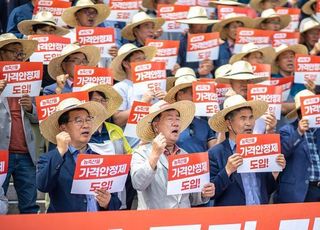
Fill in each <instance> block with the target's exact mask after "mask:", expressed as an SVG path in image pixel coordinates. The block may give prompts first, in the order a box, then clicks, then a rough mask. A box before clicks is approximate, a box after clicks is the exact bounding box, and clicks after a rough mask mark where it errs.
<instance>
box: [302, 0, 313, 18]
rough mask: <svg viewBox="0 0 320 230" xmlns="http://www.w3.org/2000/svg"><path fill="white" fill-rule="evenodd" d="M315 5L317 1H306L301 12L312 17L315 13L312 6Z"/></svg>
mask: <svg viewBox="0 0 320 230" xmlns="http://www.w3.org/2000/svg"><path fill="white" fill-rule="evenodd" d="M314 3H317V0H309V1H306V3H305V4H303V6H302V8H301V10H302V12H303V13H304V14H307V15H312V14H314V13H315V11H314V10H313V9H312V5H313V4H314Z"/></svg>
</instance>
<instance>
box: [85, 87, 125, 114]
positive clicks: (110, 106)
mask: <svg viewBox="0 0 320 230" xmlns="http://www.w3.org/2000/svg"><path fill="white" fill-rule="evenodd" d="M81 91H88V92H94V91H98V92H102V93H103V94H104V95H105V96H106V98H108V99H109V101H108V102H107V103H106V109H107V113H108V117H111V116H112V115H113V114H114V113H115V112H116V111H117V110H118V109H119V107H120V105H121V104H122V101H123V100H122V97H121V96H120V94H119V93H118V92H117V91H116V90H115V89H114V88H113V87H112V86H110V85H106V84H103V85H98V84H96V83H88V84H86V85H84V86H82V87H81Z"/></svg>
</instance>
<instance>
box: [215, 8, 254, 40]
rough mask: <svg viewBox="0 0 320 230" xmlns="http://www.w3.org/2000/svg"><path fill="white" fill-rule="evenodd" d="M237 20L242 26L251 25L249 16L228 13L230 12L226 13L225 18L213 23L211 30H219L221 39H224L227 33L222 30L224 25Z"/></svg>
mask: <svg viewBox="0 0 320 230" xmlns="http://www.w3.org/2000/svg"><path fill="white" fill-rule="evenodd" d="M237 21H239V22H242V23H243V27H246V28H251V27H252V26H253V24H252V19H251V18H249V17H247V16H242V15H239V14H236V13H230V14H227V15H226V17H225V19H223V20H221V21H220V22H218V23H216V24H214V26H213V28H212V31H215V32H220V37H221V39H224V40H225V39H226V38H227V35H226V32H225V30H224V27H225V26H226V25H228V24H229V23H231V22H237Z"/></svg>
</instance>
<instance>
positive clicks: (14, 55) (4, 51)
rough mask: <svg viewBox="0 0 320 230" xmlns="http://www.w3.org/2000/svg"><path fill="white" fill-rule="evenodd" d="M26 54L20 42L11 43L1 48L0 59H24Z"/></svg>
mask: <svg viewBox="0 0 320 230" xmlns="http://www.w3.org/2000/svg"><path fill="white" fill-rule="evenodd" d="M25 57H26V54H25V53H24V52H23V47H22V45H21V44H20V43H18V42H17V43H10V44H8V45H5V46H3V47H1V48H0V61H23V60H24V58H25Z"/></svg>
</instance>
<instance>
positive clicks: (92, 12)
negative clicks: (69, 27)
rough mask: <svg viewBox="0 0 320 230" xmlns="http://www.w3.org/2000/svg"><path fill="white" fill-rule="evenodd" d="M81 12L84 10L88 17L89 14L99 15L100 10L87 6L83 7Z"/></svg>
mask: <svg viewBox="0 0 320 230" xmlns="http://www.w3.org/2000/svg"><path fill="white" fill-rule="evenodd" d="M81 12H83V13H84V14H85V15H87V16H88V17H89V16H97V15H98V11H97V10H96V9H93V8H85V9H82V10H81Z"/></svg>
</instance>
